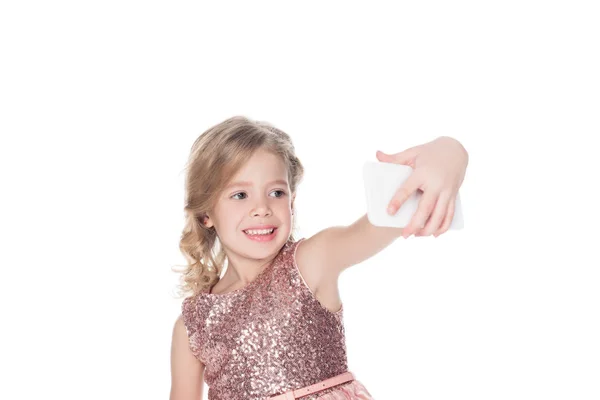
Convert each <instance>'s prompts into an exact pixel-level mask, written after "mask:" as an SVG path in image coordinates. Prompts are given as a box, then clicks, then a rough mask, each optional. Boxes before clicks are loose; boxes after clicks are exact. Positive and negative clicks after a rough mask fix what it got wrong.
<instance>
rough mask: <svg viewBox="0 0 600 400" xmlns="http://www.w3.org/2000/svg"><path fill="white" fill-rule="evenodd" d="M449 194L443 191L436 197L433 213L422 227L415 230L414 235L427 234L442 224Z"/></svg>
mask: <svg viewBox="0 0 600 400" xmlns="http://www.w3.org/2000/svg"><path fill="white" fill-rule="evenodd" d="M450 197H451V196H450V194H449V193H448V192H443V193H441V194H440V196H439V197H438V199H437V201H436V203H435V209H434V210H433V213H432V214H431V216H430V217H429V220H428V221H427V223H426V224H425V227H423V229H420V230H418V231H417V233H416V234H415V236H429V235H431V234H432V233H433V232H434V231H436V230H439V228H440V226H441V225H442V223H443V221H444V218H445V217H446V214H447V213H448V204H449V202H450Z"/></svg>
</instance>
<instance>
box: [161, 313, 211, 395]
mask: <svg viewBox="0 0 600 400" xmlns="http://www.w3.org/2000/svg"><path fill="white" fill-rule="evenodd" d="M203 381H204V364H202V363H201V362H200V361H199V360H198V359H197V358H196V357H195V356H194V355H193V354H192V351H191V350H190V347H189V343H188V336H187V331H186V329H185V325H184V324H183V318H182V316H181V315H180V316H179V318H177V321H175V326H174V327H173V338H172V342H171V396H170V397H169V399H170V400H202V386H203Z"/></svg>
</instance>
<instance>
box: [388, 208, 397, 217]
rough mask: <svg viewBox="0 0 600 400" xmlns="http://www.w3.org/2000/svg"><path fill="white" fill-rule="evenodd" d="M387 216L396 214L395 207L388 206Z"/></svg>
mask: <svg viewBox="0 0 600 400" xmlns="http://www.w3.org/2000/svg"><path fill="white" fill-rule="evenodd" d="M387 212H388V214H392V215H393V214H394V213H395V212H396V207H394V206H389V207H388V209H387Z"/></svg>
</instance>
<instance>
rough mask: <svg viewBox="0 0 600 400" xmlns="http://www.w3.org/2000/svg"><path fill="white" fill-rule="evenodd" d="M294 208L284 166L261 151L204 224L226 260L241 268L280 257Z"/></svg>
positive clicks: (290, 225) (249, 161) (233, 178)
mask: <svg viewBox="0 0 600 400" xmlns="http://www.w3.org/2000/svg"><path fill="white" fill-rule="evenodd" d="M292 207H293V198H292V195H291V193H290V187H289V182H288V171H287V169H286V166H285V164H284V162H283V161H282V160H281V158H279V157H278V156H277V155H275V154H273V153H271V152H269V151H267V150H264V149H259V150H257V151H255V152H254V154H253V155H252V157H251V158H250V159H249V160H248V162H247V163H246V164H245V165H244V166H243V167H242V168H241V169H240V170H239V171H238V172H237V174H236V175H235V176H233V177H232V179H231V180H230V182H229V186H228V187H227V188H225V189H224V190H223V191H222V193H221V194H220V196H219V198H218V200H217V203H216V205H215V207H214V209H213V210H212V212H211V213H208V218H206V222H205V224H206V226H207V227H213V226H214V229H215V230H216V232H217V235H218V237H219V240H220V242H221V244H222V246H223V248H224V249H225V252H226V254H227V257H228V258H229V260H230V261H231V262H232V263H233V264H234V265H236V266H238V268H240V265H241V264H245V263H250V264H251V263H253V262H257V261H258V262H261V261H269V260H270V259H272V258H273V257H275V256H276V255H277V253H278V252H279V250H280V249H281V247H283V245H284V244H285V243H286V241H287V240H288V238H289V236H290V233H291V230H292ZM271 228H274V231H273V233H272V234H267V235H252V234H248V233H247V231H248V230H249V229H250V230H252V229H257V230H259V232H254V233H264V230H265V229H271ZM241 268H244V267H241ZM250 268H253V266H250Z"/></svg>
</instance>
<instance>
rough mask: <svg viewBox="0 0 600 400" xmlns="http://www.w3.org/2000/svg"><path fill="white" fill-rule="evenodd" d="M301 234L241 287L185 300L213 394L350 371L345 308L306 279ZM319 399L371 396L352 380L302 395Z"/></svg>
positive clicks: (254, 398) (219, 399)
mask: <svg viewBox="0 0 600 400" xmlns="http://www.w3.org/2000/svg"><path fill="white" fill-rule="evenodd" d="M302 240H304V239H300V240H298V241H296V242H292V241H288V242H287V243H286V244H285V245H284V246H283V248H282V249H281V251H280V252H279V254H278V255H277V257H276V258H275V259H274V260H273V262H272V263H271V264H270V265H269V266H267V267H266V268H265V269H264V270H263V271H261V272H260V273H259V275H258V276H257V277H256V278H255V279H254V280H253V281H252V282H250V283H248V284H247V285H246V286H244V287H242V288H241V289H238V290H234V291H231V292H228V293H222V294H219V293H209V292H208V290H207V291H206V292H203V293H199V294H198V295H196V296H191V297H188V298H186V299H184V301H183V303H182V315H183V321H184V323H185V326H186V329H187V333H188V338H189V344H190V349H191V351H192V353H193V354H194V356H195V357H196V358H198V359H199V360H200V361H201V362H202V363H203V364H204V365H205V370H204V380H205V382H206V384H207V386H208V399H209V400H242V399H243V400H259V399H260V400H263V399H267V398H269V397H271V396H274V395H278V394H281V393H284V392H287V391H289V390H296V389H300V388H303V387H305V386H309V385H312V384H314V383H317V382H320V381H322V380H325V379H327V378H331V377H333V376H335V375H339V374H341V373H343V372H346V371H348V366H347V359H346V343H345V335H344V325H343V307H342V308H341V309H340V310H338V311H337V312H335V313H334V312H331V311H329V310H328V309H326V308H325V307H324V306H322V305H321V303H320V302H319V301H318V300H317V299H316V298H315V297H314V295H313V293H312V292H311V290H310V289H309V287H308V286H307V285H306V283H305V281H304V279H303V277H302V275H301V274H300V271H299V270H298V267H297V264H296V262H295V250H296V248H297V246H298V244H300V243H301V242H302ZM344 393H349V394H348V396H344V397H337V396H342V395H344ZM351 393H354V395H352V394H351ZM359 395H360V397H359ZM363 395H364V397H362V396H363ZM327 396H329V397H327ZM332 396H333V397H332ZM321 398H323V399H330V398H331V399H338V398H340V399H355V398H356V399H358V398H360V399H363V398H364V399H370V398H371V397H370V395H368V392H367V391H366V389H365V388H364V387H363V386H362V385H361V384H360V382H358V381H356V380H355V381H351V382H346V383H343V384H340V385H337V386H334V387H332V388H328V389H324V390H322V391H319V392H317V393H313V394H311V395H307V396H303V397H302V398H301V399H302V400H312V399H321Z"/></svg>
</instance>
